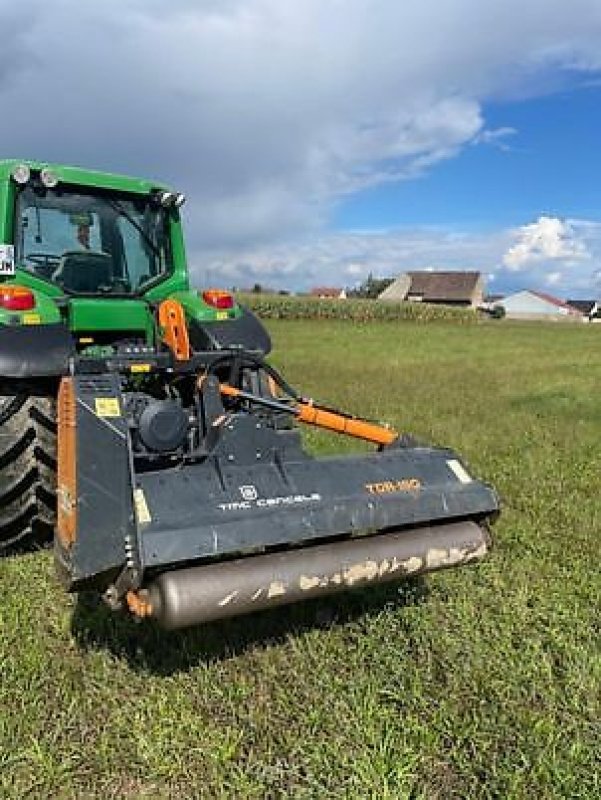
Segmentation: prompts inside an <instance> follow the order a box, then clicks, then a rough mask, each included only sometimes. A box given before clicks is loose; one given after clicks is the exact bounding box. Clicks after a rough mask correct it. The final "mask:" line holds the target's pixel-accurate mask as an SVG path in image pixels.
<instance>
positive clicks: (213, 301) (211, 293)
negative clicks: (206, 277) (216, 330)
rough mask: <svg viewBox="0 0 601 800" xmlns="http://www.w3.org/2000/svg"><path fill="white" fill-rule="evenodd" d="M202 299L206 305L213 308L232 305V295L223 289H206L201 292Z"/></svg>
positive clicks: (224, 308)
mask: <svg viewBox="0 0 601 800" xmlns="http://www.w3.org/2000/svg"><path fill="white" fill-rule="evenodd" d="M202 299H203V300H204V301H205V303H206V304H207V305H209V306H213V308H217V309H219V310H220V311H225V310H226V309H228V308H233V307H234V297H233V295H232V294H231V292H228V291H225V290H224V289H207V291H206V292H203V293H202Z"/></svg>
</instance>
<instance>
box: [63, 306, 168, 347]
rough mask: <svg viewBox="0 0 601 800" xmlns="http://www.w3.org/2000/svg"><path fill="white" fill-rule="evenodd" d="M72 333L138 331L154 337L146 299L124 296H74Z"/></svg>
mask: <svg viewBox="0 0 601 800" xmlns="http://www.w3.org/2000/svg"><path fill="white" fill-rule="evenodd" d="M69 327H70V329H71V330H72V331H75V332H81V331H86V332H87V331H90V332H91V331H132V332H133V331H138V332H143V333H144V335H145V338H146V339H147V341H151V340H152V338H153V320H152V312H151V310H150V308H149V306H148V303H146V302H145V301H144V300H136V299H129V298H124V297H114V298H112V297H94V298H90V297H74V298H72V299H71V300H70V301H69Z"/></svg>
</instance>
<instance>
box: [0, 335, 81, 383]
mask: <svg viewBox="0 0 601 800" xmlns="http://www.w3.org/2000/svg"><path fill="white" fill-rule="evenodd" d="M73 355H75V347H74V344H73V339H72V337H71V334H70V333H69V330H68V329H67V328H66V327H65V325H63V324H62V322H57V323H52V324H49V325H0V378H40V377H51V376H58V375H65V374H67V372H68V368H69V359H70V358H71V357H72V356H73Z"/></svg>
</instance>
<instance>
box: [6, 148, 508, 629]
mask: <svg viewBox="0 0 601 800" xmlns="http://www.w3.org/2000/svg"><path fill="white" fill-rule="evenodd" d="M17 166H18V165H17V164H16V162H9V163H7V164H5V165H4V167H3V169H4V183H0V186H1V187H2V189H1V191H2V192H3V195H2V197H3V198H4V211H5V212H6V213H5V219H4V227H3V228H2V226H0V234H3V241H4V242H6V243H7V244H11V243H16V244H17V253H16V256H15V260H14V262H13V272H12V274H9V275H8V276H7V277H6V278H5V279H4V283H3V284H2V285H0V303H1V302H2V296H3V295H2V291H3V287H6V286H17V287H24V288H25V289H28V290H29V291H30V292H31V294H32V296H33V299H34V306H33V308H29V309H28V311H27V312H25V311H23V312H18V313H13V314H12V317H13V319H12V320H9V319H8V318H7V316H6V315H4V317H3V316H2V315H3V313H4V312H3V311H1V310H0V373H1V374H2V376H3V385H4V387H5V388H4V394H5V397H8V398H11V397H13V398H14V397H16V396H19V397H20V396H23V395H24V394H25V393H27V392H29V393H31V392H32V391H33V390H34V389H35V390H37V391H38V392H43V388H44V387H45V389H46V392H47V395H48V398H49V400H50V401H52V400H53V399H54V398H55V397H58V448H57V453H56V457H57V461H58V477H57V480H56V496H57V508H58V520H57V524H56V535H55V554H56V563H57V567H58V570H59V574H60V576H61V578H62V581H63V582H64V585H65V587H66V588H67V589H68V590H69V591H75V592H80V591H93V592H96V593H98V594H100V595H102V596H103V598H104V599H105V601H106V602H107V603H108V604H109V605H110V606H111V607H112V608H114V609H125V610H128V611H129V612H131V613H132V614H134V615H135V616H136V617H138V618H144V617H148V618H150V619H154V620H156V621H157V622H159V623H160V624H161V625H163V626H164V627H166V628H178V627H183V626H186V625H191V624H195V623H199V622H206V621H211V620H216V619H221V618H225V617H229V616H234V615H237V614H243V613H248V612H250V611H254V610H258V609H261V608H266V607H270V606H276V605H282V604H283V603H289V602H293V601H297V600H301V599H304V598H308V597H315V596H319V595H323V594H328V593H331V592H334V591H339V590H341V589H344V588H348V587H355V586H361V585H364V584H370V583H378V582H383V581H388V580H395V579H398V578H401V577H403V576H405V575H414V574H419V573H423V572H429V571H432V570H436V569H440V568H443V567H449V566H456V565H459V564H462V563H467V562H470V561H474V560H476V559H479V558H481V557H482V556H483V555H484V554H485V552H486V550H487V547H488V532H487V531H488V522H489V521H490V520H491V519H492V518H494V517H495V515H496V514H497V512H498V501H497V497H496V495H495V492H494V490H493V489H492V488H491V487H489V486H487V485H486V484H484V483H482V482H480V481H478V480H476V479H475V478H473V477H472V476H471V474H470V473H469V471H468V469H467V467H466V465H465V464H464V463H463V462H462V461H461V460H460V458H459V457H458V456H457V454H455V453H454V452H452V451H450V450H447V449H442V448H435V447H428V446H423V445H418V444H416V443H414V442H413V440H411V439H410V438H409V437H399V436H397V435H396V434H394V432H391V431H390V430H388V429H386V428H384V427H382V426H379V425H377V424H374V423H366V422H364V421H362V420H357V419H355V418H353V417H350V416H349V415H346V414H343V413H341V412H338V411H335V410H332V409H327V408H322V407H320V406H318V405H316V404H315V403H313V402H312V401H308V400H307V399H306V398H303V397H301V396H300V395H298V393H297V392H296V391H295V390H294V389H292V388H291V387H290V386H289V385H288V384H287V383H286V381H285V380H284V379H283V378H282V377H281V376H280V375H279V374H278V373H277V372H276V371H275V370H274V369H273V368H272V367H271V366H270V365H269V364H268V363H267V362H266V360H265V356H266V355H267V353H268V352H269V349H270V342H269V337H268V335H267V333H266V332H265V330H264V329H263V327H262V326H261V325H260V323H259V322H258V320H257V319H256V318H255V317H254V316H253V315H252V314H250V312H248V311H246V310H245V309H243V308H241V307H240V306H238V305H237V304H236V303H235V302H234V301H233V298H231V296H230V295H228V294H227V293H225V292H219V291H210V292H208V293H204V294H203V293H197V292H194V291H191V290H190V288H189V284H188V277H187V269H186V264H185V255H184V250H183V237H182V234H181V224H180V219H179V210H178V207H179V206H178V203H177V202H176V199H177V198H178V197H179V196H178V195H176V194H175V193H171V192H169V191H168V190H166V189H165V188H164V187H159V186H156V185H155V184H152V183H150V182H146V181H135V180H133V179H122V178H118V177H116V176H107V175H102V174H100V173H89V172H83V171H81V170H74V169H72V168H59V167H51V168H47V167H46V166H45V165H40V164H33V163H28V164H27V165H26V166H27V167H28V169H29V170H30V173H31V176H32V177H30V178H29V179H28V181H26V182H24V183H18V182H17V181H16V180H15V178H14V175H15V168H16V167H17ZM1 169H2V168H1V167H0V178H1V177H2V171H1ZM43 169H50V170H51V171H52V172H53V173H54V175H55V177H56V178H57V181H58V185H59V187H60V190H58V189H56V188H55V187H50V188H48V187H45V185H44V182H43V180H42V179H43V177H44V175H43ZM11 176H12V177H11ZM166 195H170V197H171V199H169V197H166ZM19 196H21V200H19ZM174 198H175V199H174ZM163 203H164V205H163ZM28 204H29V205H28ZM10 208H12V209H13V211H12V212H11V213H12V221H11V220H9V217H10V214H9V210H10ZM15 208H16V209H17V212H16V213H19V214H23V213H24V211H23V209H25V210H26V211H27V209H30V208H33V212H34V213H33V217H32V218H35V217H36V216H37V217H38V219H39V218H40V216H42V217H44V216H45V215H51V214H55V215H59V214H63V215H65V217H66V219H67V222H68V224H69V225H73V226H74V227H75V229H76V232H77V233H76V235H77V239H78V242H79V244H80V245H82V246H80V247H79V248H75V247H74V248H73V249H72V250H71V249H70V248H68V249H67V250H66V251H65V252H58V251H57V252H54V251H53V252H50V251H49V250H44V251H42V252H41V253H40V252H33V253H29V261H28V260H27V259H28V251H27V248H26V246H24V245H23V241H24V240H27V237H28V236H29V234H28V232H27V230H26V231H25V234H24V233H23V229H22V227H21V229H20V228H19V225H18V224H16V223H15V219H14V217H15V212H14V209H15ZM111 209H112V210H111ZM42 212H43V213H42ZM27 213H29V212H28V211H27ZM135 215H137V216H135ZM134 216H135V221H136V222H137V223H138V224H137V225H133V228H132V229H129V228H128V226H130V225H131V219H132V218H133V217H134ZM58 219H59V221H61V220H62V217H58ZM96 219H98V221H97V222H96ZM128 220H129V222H128ZM9 223H10V224H9ZM28 224H30V223H28ZM33 224H34V225H35V224H38V223H35V221H34V223H33ZM94 224H96V226H97V227H96V228H94ZM145 226H147V227H145ZM121 228H127V236H129V237H130V239H127V240H126V237H125V236H124V237H123V239H122V240H119V236H118V231H119V230H120V229H121ZM159 228H160V229H161V231H162V233H161V234H160V236H159V234H158V233H157V231H158V230H159ZM67 230H70V229H69V228H67ZM19 232H20V233H19ZM97 232H98V233H99V235H100V239H102V241H100V239H99V240H98V241H97V243H96V245H95V247H94V248H92V247H91V246H90V241H91V239H92V238H93V237H94V236H96V235H97ZM19 235H20V236H21V239H20V240H19V239H18V236H19ZM45 235H46V234H45V231H44V230H43V229H42V228H40V227H39V228H38V233H37V237H34V238H35V242H36V246H37V245H38V244H41V243H44V237H45ZM61 235H63V234H61ZM153 236H154V237H155V238H154V239H153ZM49 238H50V239H51V238H52V237H49ZM40 239H41V242H39V241H38V240H40ZM138 239H139V241H138V246H139V251H140V252H139V253H138V254H137V258H138V261H140V260H143V256H144V254H145V255H146V256H147V257H148V264H147V265H145V267H144V269H146V267H148V269H149V274H148V275H146V274H143V275H142V277H141V279H140V282H139V284H138V286H136V285H135V280H134V278H133V277H132V274H133V268H132V266H131V265H132V263H134V261H133V259H130V260H129V261H128V260H127V259H126V258H125V255H124V253H125V250H126V247H131V246H132V245H131V240H136V241H137V240H138ZM19 241H20V244H19ZM39 249H40V250H41V247H40V248H39ZM5 254H6V251H5ZM149 254H150V255H149ZM9 255H10V254H9ZM8 261H9V262H10V258H8ZM36 265H37V266H38V267H39V269H37V267H36ZM157 265H158V266H157ZM9 269H10V264H9ZM152 270H155V274H154V275H153V274H152ZM84 274H85V277H82V276H83V275H84ZM95 275H100V276H101V282H100V284H99V285H98V286H96V288H95V289H94V286H93V285H92V284H93V282H94V280H95V278H94V276H95ZM82 287H84V288H83V289H82ZM90 287H91V288H90ZM11 291H12V290H11ZM8 294H11V292H8ZM8 294H7V295H6V296H7V297H8ZM14 295H15V291H12V294H11V297H13V296H14ZM19 296H20V295H19ZM26 313H29V314H30V319H29V321H26V320H25V319H24V318H23V317H24V314H26ZM31 315H34V316H36V315H37V319H33V320H32V319H31ZM14 317H19V318H18V319H17V320H15V319H14ZM32 387H33V389H32ZM296 420H299V421H300V422H305V423H308V424H314V425H319V426H321V427H326V428H329V429H331V430H336V431H338V432H339V433H342V434H348V435H352V436H358V437H360V438H365V439H368V440H369V441H371V442H373V443H374V444H376V446H377V450H375V451H374V452H373V453H370V454H368V455H360V456H346V457H333V458H325V459H315V458H313V457H311V456H310V455H308V454H307V453H306V452H305V450H304V449H303V447H302V443H301V437H300V433H299V429H298V427H297V422H296ZM0 455H1V454H0Z"/></svg>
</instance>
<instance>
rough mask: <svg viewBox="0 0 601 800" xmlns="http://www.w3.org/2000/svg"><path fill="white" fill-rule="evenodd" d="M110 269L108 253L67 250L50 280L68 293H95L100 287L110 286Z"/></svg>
mask: <svg viewBox="0 0 601 800" xmlns="http://www.w3.org/2000/svg"><path fill="white" fill-rule="evenodd" d="M112 267H113V259H112V256H110V255H108V253H101V252H98V251H96V250H69V251H67V252H66V253H63V255H62V258H61V261H60V264H59V265H58V268H57V269H56V270H55V272H54V274H53V275H52V280H53V281H55V283H59V284H60V285H61V286H62V287H63V288H64V289H66V290H67V291H68V292H89V293H96V292H98V291H99V290H100V287H105V286H107V287H110V286H111V285H112V282H113V269H112Z"/></svg>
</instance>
